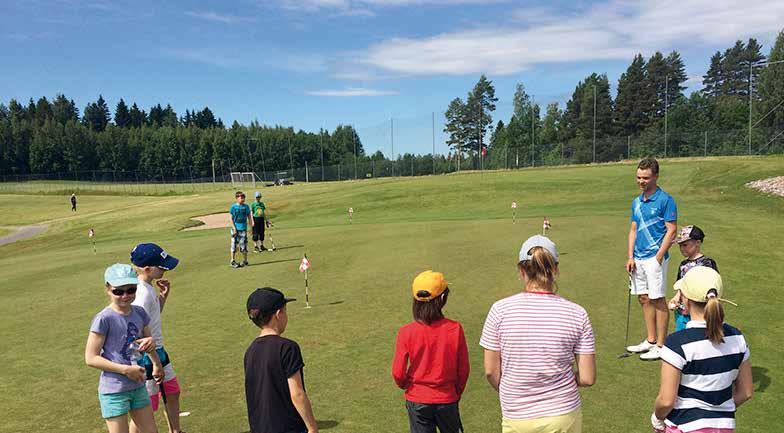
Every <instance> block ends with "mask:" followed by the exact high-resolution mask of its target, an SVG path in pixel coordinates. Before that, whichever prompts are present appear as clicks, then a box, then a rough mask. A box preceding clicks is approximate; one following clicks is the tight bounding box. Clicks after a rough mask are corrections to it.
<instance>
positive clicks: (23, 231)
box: [0, 224, 46, 245]
mask: <svg viewBox="0 0 784 433" xmlns="http://www.w3.org/2000/svg"><path fill="white" fill-rule="evenodd" d="M13 229H14V230H13V231H12V232H11V233H9V234H8V235H6V236H0V245H5V244H10V243H12V242H16V241H21V240H22V239H27V238H31V237H33V236H35V235H37V234H38V233H41V232H42V231H44V230H46V226H45V225H42V224H38V225H32V226H22V227H14V228H13Z"/></svg>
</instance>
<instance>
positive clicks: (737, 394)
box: [651, 266, 754, 433]
mask: <svg viewBox="0 0 784 433" xmlns="http://www.w3.org/2000/svg"><path fill="white" fill-rule="evenodd" d="M675 290H677V291H680V292H681V294H682V295H683V297H684V298H686V303H687V304H688V305H687V307H688V308H689V311H690V312H691V321H689V323H687V324H686V329H684V330H682V331H678V332H675V333H673V334H671V335H670V336H669V337H667V340H666V341H665V343H664V348H663V349H662V353H661V358H662V361H664V362H662V369H661V386H660V388H659V396H658V397H657V398H656V405H655V408H654V412H653V414H652V415H651V424H652V425H653V430H654V431H655V432H659V433H661V432H665V431H666V432H667V433H732V432H734V431H735V409H736V408H737V407H738V406H740V405H741V404H743V403H744V402H746V401H747V400H748V399H750V398H751V394H752V392H753V388H754V385H753V383H752V377H751V363H750V362H749V347H748V345H747V344H746V339H745V338H744V337H743V334H741V332H740V331H739V330H737V329H736V328H734V327H732V326H730V325H728V324H726V323H724V309H723V308H722V307H721V304H720V303H719V301H720V300H722V299H720V298H719V297H720V296H721V291H722V281H721V276H720V275H719V273H718V272H716V271H715V270H713V269H711V268H709V267H706V266H695V267H693V268H691V270H689V272H687V273H686V275H685V276H684V277H683V278H681V279H680V280H678V281H676V282H675ZM727 302H729V301H727Z"/></svg>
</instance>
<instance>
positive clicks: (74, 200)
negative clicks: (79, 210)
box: [71, 192, 76, 212]
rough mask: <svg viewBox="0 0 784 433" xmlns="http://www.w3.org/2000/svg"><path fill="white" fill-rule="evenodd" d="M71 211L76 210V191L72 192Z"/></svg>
mask: <svg viewBox="0 0 784 433" xmlns="http://www.w3.org/2000/svg"><path fill="white" fill-rule="evenodd" d="M71 212H76V193H75V192H74V193H71Z"/></svg>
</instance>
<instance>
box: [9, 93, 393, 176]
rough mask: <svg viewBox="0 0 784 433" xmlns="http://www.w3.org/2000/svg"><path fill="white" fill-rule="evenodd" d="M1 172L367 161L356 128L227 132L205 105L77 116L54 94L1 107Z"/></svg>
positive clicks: (96, 105)
mask: <svg viewBox="0 0 784 433" xmlns="http://www.w3.org/2000/svg"><path fill="white" fill-rule="evenodd" d="M0 146H1V149H0V173H2V174H6V175H8V174H29V173H64V174H66V175H68V174H69V173H78V172H83V171H90V170H101V171H117V172H133V173H135V175H137V176H138V175H139V173H141V176H142V178H141V179H139V180H148V179H150V178H156V177H172V176H173V177H188V176H191V177H194V178H195V177H206V176H209V175H210V174H211V170H212V164H213V161H217V162H218V164H220V166H219V167H218V168H219V169H220V170H221V171H222V172H227V171H229V170H231V171H257V172H261V171H267V172H272V171H279V170H288V169H290V168H293V167H300V166H303V165H305V163H306V161H307V162H309V163H310V164H311V166H314V165H315V166H319V165H321V164H322V161H323V164H324V165H333V164H340V163H343V164H349V163H351V164H353V163H354V161H355V156H356V158H357V159H358V160H362V161H364V160H367V159H371V158H375V159H378V158H383V156H379V155H372V156H365V151H364V148H363V147H362V142H361V140H360V138H359V135H358V134H357V133H356V131H355V130H354V128H353V127H351V126H347V125H339V126H337V127H336V128H335V129H334V130H333V131H331V132H330V131H327V130H323V129H322V130H320V131H319V132H318V133H312V132H305V131H302V130H299V131H295V129H294V128H293V127H284V126H280V125H277V126H266V125H262V124H260V123H259V122H258V121H254V122H252V123H251V124H250V125H241V124H239V123H238V122H236V121H235V122H233V124H232V125H231V126H230V127H228V128H227V127H226V126H225V125H224V124H223V121H222V120H221V119H220V118H217V117H216V116H215V115H214V114H213V112H212V110H210V108H209V107H204V108H203V109H201V110H190V109H188V110H186V111H185V114H184V115H182V116H178V115H177V113H176V112H175V111H174V109H173V108H172V107H171V105H166V107H162V106H161V105H160V104H158V105H155V106H153V107H151V108H150V110H149V112H146V111H145V110H143V109H140V108H139V107H138V106H137V104H136V103H133V104H131V106H130V107H129V106H128V105H127V104H126V102H125V101H124V100H123V99H120V101H119V102H118V103H117V105H116V107H115V109H114V114H113V115H112V113H111V111H110V109H109V106H108V105H107V103H106V101H105V100H104V99H103V97H102V96H99V97H98V99H97V100H96V101H94V102H90V103H88V104H87V106H86V107H85V108H84V112H83V114H82V115H81V116H80V113H79V109H78V108H77V106H76V104H75V103H74V101H73V100H72V99H68V98H67V97H66V96H65V95H62V94H59V95H56V96H55V97H54V98H53V99H52V100H51V101H50V100H49V99H48V98H46V97H45V96H44V97H41V98H39V99H38V100H37V101H34V100H33V99H32V98H31V99H30V101H29V102H28V103H27V104H26V105H23V104H20V103H19V102H18V101H16V100H14V99H11V100H10V101H9V103H8V105H5V104H2V103H0Z"/></svg>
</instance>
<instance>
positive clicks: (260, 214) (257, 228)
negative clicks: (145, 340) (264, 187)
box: [250, 191, 268, 253]
mask: <svg viewBox="0 0 784 433" xmlns="http://www.w3.org/2000/svg"><path fill="white" fill-rule="evenodd" d="M254 196H255V198H256V200H255V201H254V202H253V203H251V205H250V211H251V213H252V214H253V251H255V252H257V253H260V252H262V251H267V249H266V248H264V227H265V226H266V225H267V222H268V221H267V207H266V206H265V205H264V202H263V201H261V193H260V192H258V191H256V194H254Z"/></svg>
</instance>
